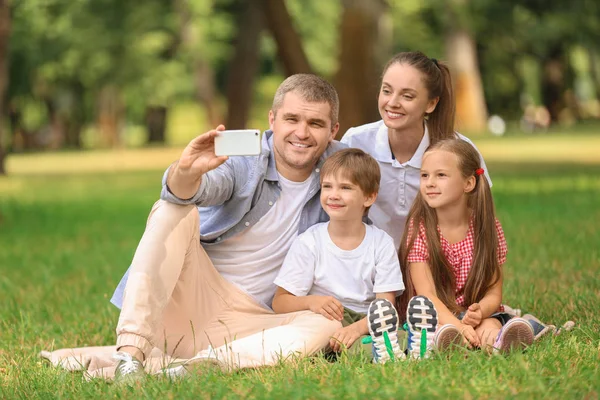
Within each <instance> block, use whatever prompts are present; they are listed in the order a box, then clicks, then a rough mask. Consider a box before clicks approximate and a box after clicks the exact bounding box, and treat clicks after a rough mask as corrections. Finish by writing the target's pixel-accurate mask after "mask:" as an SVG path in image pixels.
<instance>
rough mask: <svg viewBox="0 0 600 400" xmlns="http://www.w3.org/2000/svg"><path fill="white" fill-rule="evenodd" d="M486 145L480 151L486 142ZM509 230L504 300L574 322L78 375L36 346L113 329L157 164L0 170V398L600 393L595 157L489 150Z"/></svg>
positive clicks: (599, 168) (155, 184)
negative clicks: (496, 342)
mask: <svg viewBox="0 0 600 400" xmlns="http://www.w3.org/2000/svg"><path fill="white" fill-rule="evenodd" d="M484 154H485V153H484ZM489 167H490V171H491V175H492V177H493V179H494V194H495V200H496V205H497V209H498V215H499V217H500V219H501V221H502V223H503V226H504V230H505V233H506V237H507V240H508V244H509V258H508V260H509V261H508V262H507V264H506V266H505V285H504V294H505V303H507V304H510V305H512V306H518V307H519V308H521V309H523V310H525V311H527V312H531V313H533V314H535V315H536V316H538V317H539V318H540V319H542V320H543V321H548V322H553V323H556V324H561V325H562V324H563V323H564V322H565V321H567V320H574V321H575V322H576V324H577V325H576V327H575V329H574V330H573V331H572V332H568V333H566V334H563V335H561V336H558V337H547V338H545V339H543V340H542V341H541V342H538V343H536V344H535V346H533V347H532V348H531V349H529V351H527V352H526V353H524V354H514V355H511V356H509V357H502V356H497V357H488V356H485V355H483V354H481V353H478V352H473V353H471V354H470V355H469V357H468V358H464V357H462V356H461V355H460V354H454V355H452V356H451V357H449V358H446V357H435V358H433V359H430V360H425V361H422V362H402V363H397V364H387V365H385V366H380V365H371V364H364V363H363V362H361V361H360V360H359V359H353V358H342V360H341V361H339V362H337V363H327V362H325V361H324V360H322V359H313V360H296V361H293V362H291V363H289V364H286V365H281V366H277V367H272V368H264V369H260V370H248V371H241V372H237V373H234V374H223V373H220V372H214V371H213V372H208V373H206V374H204V375H202V376H198V377H194V379H191V380H188V381H185V382H177V383H170V382H166V381H164V380H159V379H151V380H150V381H149V382H148V383H147V384H145V385H144V386H143V387H136V388H118V387H114V386H112V385H110V384H106V383H105V382H91V383H86V382H83V381H82V374H81V373H68V372H64V371H60V370H57V369H54V368H50V367H49V366H48V365H46V364H44V363H42V362H41V361H40V359H39V358H38V357H37V354H38V353H39V351H40V350H42V349H56V348H61V347H76V346H89V345H110V344H113V343H114V340H115V332H114V328H115V325H116V321H117V317H118V310H117V309H116V308H114V307H113V306H112V305H110V303H109V301H108V300H109V298H110V296H111V294H112V290H113V289H114V287H115V286H116V284H117V282H118V280H119V279H120V277H121V275H122V273H123V272H124V271H125V269H126V268H127V266H128V265H129V262H130V260H131V258H132V255H133V252H134V250H135V247H136V244H137V241H138V240H139V237H140V236H141V234H142V232H143V229H144V223H145V220H146V217H147V213H148V211H149V209H150V207H151V205H152V203H153V202H154V201H155V200H156V199H157V197H158V195H159V191H160V177H161V175H162V171H161V170H159V168H162V165H161V166H159V167H157V169H156V170H153V171H126V172H122V173H116V172H102V173H93V172H88V173H85V174H77V173H76V172H73V173H58V172H56V171H54V172H52V171H49V172H48V173H47V174H43V172H39V171H38V172H35V173H34V172H29V173H23V174H19V173H15V174H14V175H13V176H9V177H8V178H1V179H0V398H82V397H96V398H109V397H119V398H140V397H143V398H180V397H186V398H187V397H189V398H273V399H281V398H284V399H298V398H319V399H332V398H356V399H363V398H374V397H377V398H390V399H391V398H402V397H405V396H411V397H413V398H414V397H419V398H431V397H442V398H506V397H520V398H530V397H536V398H539V397H545V398H546V397H548V398H598V395H599V393H600V371H599V367H598V366H599V365H600V333H599V332H600V317H599V316H598V304H599V303H598V299H599V296H600V277H599V274H598V271H599V268H600V246H599V243H600V230H599V229H598V224H599V223H600V207H599V204H600V165H592V164H581V165H575V164H542V163H538V164H528V165H523V164H501V163H496V162H490V166H489Z"/></svg>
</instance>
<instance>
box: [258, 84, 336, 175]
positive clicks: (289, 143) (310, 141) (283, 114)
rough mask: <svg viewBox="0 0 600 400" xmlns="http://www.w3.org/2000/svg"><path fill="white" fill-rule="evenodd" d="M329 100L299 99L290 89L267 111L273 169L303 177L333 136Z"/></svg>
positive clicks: (334, 131) (309, 170)
mask: <svg viewBox="0 0 600 400" xmlns="http://www.w3.org/2000/svg"><path fill="white" fill-rule="evenodd" d="M330 112H331V106H330V105H329V103H326V102H325V103H313V102H308V101H305V100H303V99H302V98H301V97H300V96H298V95H297V94H296V93H294V92H289V93H287V94H286V95H285V97H284V98H283V103H282V105H281V107H280V108H279V110H277V112H276V113H274V112H273V111H272V110H271V111H270V112H269V124H270V127H271V130H272V131H273V143H274V151H275V162H276V164H277V170H278V171H279V173H280V174H282V175H283V176H284V177H285V178H287V179H290V180H292V181H304V180H306V179H307V178H308V177H309V176H310V174H311V172H312V170H313V168H314V166H315V165H316V163H317V160H318V159H319V157H321V155H322V154H323V152H324V151H325V149H326V148H327V146H328V145H329V143H330V142H331V141H332V140H333V138H334V137H335V134H336V133H337V131H338V129H339V124H337V123H336V124H335V125H334V126H332V124H331V116H330Z"/></svg>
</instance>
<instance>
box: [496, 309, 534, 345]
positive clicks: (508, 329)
mask: <svg viewBox="0 0 600 400" xmlns="http://www.w3.org/2000/svg"><path fill="white" fill-rule="evenodd" d="M533 338H534V335H533V327H532V326H531V324H530V323H529V322H527V320H525V319H523V318H519V317H515V318H512V319H511V320H509V321H508V322H507V323H506V325H504V326H503V327H502V329H500V332H499V333H498V337H497V338H496V341H495V342H494V350H493V352H494V354H498V353H509V352H511V351H522V350H525V349H526V348H527V347H529V346H531V344H532V343H533Z"/></svg>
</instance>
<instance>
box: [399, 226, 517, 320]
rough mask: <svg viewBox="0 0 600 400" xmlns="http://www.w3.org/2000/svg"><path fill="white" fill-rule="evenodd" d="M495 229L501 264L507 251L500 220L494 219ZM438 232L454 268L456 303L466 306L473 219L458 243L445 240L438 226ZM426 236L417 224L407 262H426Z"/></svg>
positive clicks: (445, 253) (449, 261)
mask: <svg viewBox="0 0 600 400" xmlns="http://www.w3.org/2000/svg"><path fill="white" fill-rule="evenodd" d="M496 230H497V231H498V264H500V265H502V264H504V263H505V262H506V253H507V251H508V249H507V247H506V239H505V238H504V231H503V230H502V225H500V221H498V220H497V219H496ZM438 233H439V235H440V243H441V247H442V252H443V253H444V256H445V257H446V260H448V263H449V264H450V266H451V267H452V269H453V270H454V276H455V278H456V304H458V305H459V306H462V307H467V306H469V305H470V304H465V294H464V290H465V285H466V283H467V277H468V276H469V271H470V270H471V265H472V263H473V252H474V244H473V235H474V232H473V221H472V220H471V223H470V224H469V230H468V231H467V236H466V237H465V238H464V239H463V240H461V241H460V242H458V243H454V244H450V242H448V241H447V240H446V238H445V237H444V236H442V233H441V231H440V228H439V227H438ZM411 234H412V221H411V222H410V224H409V233H408V235H409V238H410V235H411ZM426 243H427V238H426V236H425V226H424V225H423V224H422V223H421V224H420V226H419V234H418V235H417V237H416V238H415V243H414V245H413V247H412V248H411V249H410V251H409V253H408V262H409V263H417V262H421V263H426V262H428V261H429V254H428V253H427V244H426ZM499 311H504V307H503V306H502V305H501V306H500V309H499Z"/></svg>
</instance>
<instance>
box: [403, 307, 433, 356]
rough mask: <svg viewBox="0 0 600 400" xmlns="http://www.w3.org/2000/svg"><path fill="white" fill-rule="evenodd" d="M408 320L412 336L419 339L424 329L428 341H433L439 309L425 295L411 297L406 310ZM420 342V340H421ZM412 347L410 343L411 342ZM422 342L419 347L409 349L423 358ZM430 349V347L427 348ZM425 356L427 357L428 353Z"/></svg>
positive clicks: (414, 354)
mask: <svg viewBox="0 0 600 400" xmlns="http://www.w3.org/2000/svg"><path fill="white" fill-rule="evenodd" d="M406 322H407V325H408V329H409V330H410V333H411V336H412V337H413V338H414V337H415V336H416V337H418V338H419V339H420V338H421V334H422V332H423V330H425V333H426V335H427V343H433V340H434V335H435V330H436V329H437V325H438V319H437V311H436V309H435V306H434V305H433V303H432V301H431V300H429V299H428V298H427V297H425V296H415V297H413V298H412V299H410V302H409V303H408V309H407V310H406ZM419 342H420V341H419ZM409 348H410V343H409ZM420 350H421V349H420V343H419V346H418V348H413V349H412V350H410V349H409V352H410V353H411V354H412V356H413V358H421V351H420ZM427 350H428V351H429V350H430V349H427ZM428 351H427V352H426V354H425V357H427V353H428Z"/></svg>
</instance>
